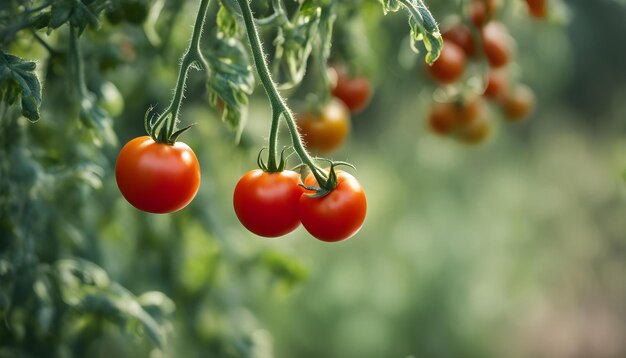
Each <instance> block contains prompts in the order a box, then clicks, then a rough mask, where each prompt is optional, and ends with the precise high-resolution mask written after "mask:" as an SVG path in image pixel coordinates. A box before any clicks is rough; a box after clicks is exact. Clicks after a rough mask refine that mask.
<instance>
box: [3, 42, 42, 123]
mask: <svg viewBox="0 0 626 358" xmlns="http://www.w3.org/2000/svg"><path fill="white" fill-rule="evenodd" d="M36 67H37V64H36V63H35V62H32V61H25V60H23V59H21V58H19V57H17V56H13V55H10V54H5V53H4V52H2V51H1V50H0V93H2V94H3V95H2V96H1V97H0V98H1V99H2V101H4V102H6V103H8V104H9V105H12V104H14V103H15V102H16V101H17V99H18V98H21V101H20V106H21V108H22V115H23V116H24V117H26V118H28V119H29V120H30V121H31V122H36V121H37V120H39V117H40V114H39V107H40V106H41V84H40V83H39V79H38V78H37V75H35V73H34V71H35V69H36Z"/></svg>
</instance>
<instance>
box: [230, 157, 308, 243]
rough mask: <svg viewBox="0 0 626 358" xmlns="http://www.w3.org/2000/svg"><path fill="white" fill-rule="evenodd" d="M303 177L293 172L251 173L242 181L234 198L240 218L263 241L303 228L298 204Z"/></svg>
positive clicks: (261, 171) (236, 187)
mask: <svg viewBox="0 0 626 358" xmlns="http://www.w3.org/2000/svg"><path fill="white" fill-rule="evenodd" d="M299 184H300V175H299V174H298V173H296V172H293V171H290V170H284V171H282V172H276V173H269V172H264V171H263V170H261V169H255V170H251V171H249V172H248V173H246V174H245V175H244V176H242V177H241V179H239V182H237V186H235V194H234V195H233V206H234V208H235V213H236V214H237V218H239V221H240V222H241V223H242V224H243V226H245V227H246V229H248V230H250V231H251V232H253V233H255V234H257V235H259V236H264V237H278V236H282V235H285V234H288V233H290V232H292V231H293V230H295V229H296V228H297V227H298V226H299V225H300V217H299V216H298V203H299V201H300V196H302V193H303V191H304V189H303V188H302V187H301V186H300V185H299Z"/></svg>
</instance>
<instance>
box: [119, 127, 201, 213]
mask: <svg viewBox="0 0 626 358" xmlns="http://www.w3.org/2000/svg"><path fill="white" fill-rule="evenodd" d="M115 178H116V180H117V186H118V187H119V189H120V192H122V195H123V196H124V198H126V200H127V201H128V202H129V203H130V204H132V205H133V206H134V207H136V208H137V209H139V210H143V211H146V212H149V213H155V214H163V213H170V212H174V211H177V210H180V209H182V208H184V207H185V206H186V205H187V204H189V202H191V200H192V199H193V198H194V196H195V195H196V193H197V192H198V188H199V187H200V165H199V164H198V158H196V155H195V154H194V152H193V150H191V148H189V146H188V145H187V144H185V143H182V142H176V143H175V144H174V145H169V144H163V143H156V142H155V141H154V140H153V139H152V138H150V137H148V136H143V137H138V138H135V139H133V140H131V141H130V142H128V143H126V145H125V146H124V147H123V148H122V150H121V152H120V154H119V156H118V157H117V162H116V164H115Z"/></svg>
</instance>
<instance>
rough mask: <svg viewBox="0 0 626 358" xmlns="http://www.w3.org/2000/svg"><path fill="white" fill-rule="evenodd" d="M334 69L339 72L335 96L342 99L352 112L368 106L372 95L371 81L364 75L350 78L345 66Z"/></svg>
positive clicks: (334, 90) (334, 91)
mask: <svg viewBox="0 0 626 358" xmlns="http://www.w3.org/2000/svg"><path fill="white" fill-rule="evenodd" d="M334 69H335V71H336V72H337V86H335V88H334V89H333V91H332V92H333V96H335V97H337V98H339V99H340V100H342V101H343V103H345V104H346V106H348V108H349V109H350V112H353V113H356V112H360V111H361V110H363V108H365V107H366V106H367V104H368V103H369V101H370V97H371V95H372V86H371V85H370V81H369V80H368V79H367V78H366V77H363V76H356V77H353V78H350V77H348V73H347V72H346V70H345V69H344V68H341V67H335V68H334Z"/></svg>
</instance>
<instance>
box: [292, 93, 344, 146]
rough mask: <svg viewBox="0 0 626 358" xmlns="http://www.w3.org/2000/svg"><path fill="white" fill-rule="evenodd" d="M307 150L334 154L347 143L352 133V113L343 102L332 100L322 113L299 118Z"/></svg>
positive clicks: (299, 116)
mask: <svg viewBox="0 0 626 358" xmlns="http://www.w3.org/2000/svg"><path fill="white" fill-rule="evenodd" d="M297 122H298V126H299V127H300V133H301V134H302V140H303V141H304V144H305V146H306V147H307V149H309V150H312V151H318V152H332V151H334V150H335V149H337V148H339V147H340V146H341V145H342V144H343V142H345V140H346V137H347V136H348V133H349V132H350V112H349V111H348V108H347V107H346V105H345V104H343V102H341V101H340V100H338V99H333V100H331V101H330V102H329V103H328V104H327V105H326V106H325V107H324V108H322V111H321V113H319V114H315V113H310V112H305V113H302V114H300V115H298V116H297Z"/></svg>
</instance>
